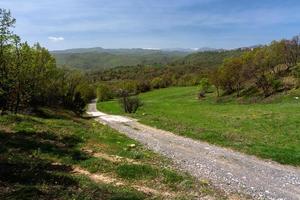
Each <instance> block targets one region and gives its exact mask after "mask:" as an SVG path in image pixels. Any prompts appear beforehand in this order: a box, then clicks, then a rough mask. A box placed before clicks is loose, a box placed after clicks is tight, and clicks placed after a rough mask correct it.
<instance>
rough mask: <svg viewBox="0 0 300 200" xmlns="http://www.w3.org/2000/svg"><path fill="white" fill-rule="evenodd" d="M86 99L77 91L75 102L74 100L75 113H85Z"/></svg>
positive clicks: (73, 108)
mask: <svg viewBox="0 0 300 200" xmlns="http://www.w3.org/2000/svg"><path fill="white" fill-rule="evenodd" d="M85 105H86V103H85V101H84V99H83V98H82V96H81V94H80V92H76V93H75V96H74V99H73V102H72V110H73V111H74V113H75V114H76V115H82V113H84V111H85Z"/></svg>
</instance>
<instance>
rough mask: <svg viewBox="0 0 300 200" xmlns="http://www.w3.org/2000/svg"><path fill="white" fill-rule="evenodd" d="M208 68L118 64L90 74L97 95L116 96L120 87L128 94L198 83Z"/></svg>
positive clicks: (104, 98)
mask: <svg viewBox="0 0 300 200" xmlns="http://www.w3.org/2000/svg"><path fill="white" fill-rule="evenodd" d="M208 73H209V71H208V70H202V69H198V68H193V67H188V68H186V69H185V68H182V67H150V66H135V67H119V68H115V69H111V70H107V71H105V72H100V73H96V74H93V75H90V78H91V79H93V80H94V81H95V82H96V83H97V85H98V92H97V94H98V99H99V100H102V101H105V100H108V99H111V98H115V97H120V91H127V92H128V93H129V94H130V95H137V94H139V93H141V92H148V91H150V90H153V89H159V88H166V87H171V86H193V85H198V84H199V83H200V81H201V78H202V77H206V76H207V75H208Z"/></svg>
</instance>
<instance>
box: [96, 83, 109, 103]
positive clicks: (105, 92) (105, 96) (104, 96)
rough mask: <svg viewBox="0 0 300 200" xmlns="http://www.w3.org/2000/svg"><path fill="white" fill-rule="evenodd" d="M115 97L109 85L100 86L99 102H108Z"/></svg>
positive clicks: (98, 90)
mask: <svg viewBox="0 0 300 200" xmlns="http://www.w3.org/2000/svg"><path fill="white" fill-rule="evenodd" d="M112 97H113V92H112V91H111V89H110V88H109V87H108V86H107V85H99V86H98V88H97V98H98V101H108V100H110V99H111V98H112Z"/></svg>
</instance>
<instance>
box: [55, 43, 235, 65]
mask: <svg viewBox="0 0 300 200" xmlns="http://www.w3.org/2000/svg"><path fill="white" fill-rule="evenodd" d="M231 52H232V50H225V49H214V48H209V47H202V48H165V49H156V48H131V49H126V48H124V49H122V48H120V49H104V48H102V47H93V48H76V49H66V50H58V51H52V52H51V54H52V55H53V56H54V57H55V58H56V61H57V64H58V65H59V66H69V67H73V68H78V69H83V70H104V69H110V68H114V67H120V66H137V65H151V66H158V67H159V66H165V65H169V64H171V65H173V64H175V65H199V66H207V67H209V66H212V63H214V64H219V63H221V62H222V61H223V58H225V57H227V56H230V55H231Z"/></svg>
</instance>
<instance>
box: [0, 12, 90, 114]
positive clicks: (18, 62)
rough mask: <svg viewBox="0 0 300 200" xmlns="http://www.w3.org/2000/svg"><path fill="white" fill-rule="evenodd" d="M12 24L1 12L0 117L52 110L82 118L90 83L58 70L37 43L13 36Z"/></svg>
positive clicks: (48, 55) (12, 20)
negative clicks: (56, 108) (70, 111)
mask: <svg viewBox="0 0 300 200" xmlns="http://www.w3.org/2000/svg"><path fill="white" fill-rule="evenodd" d="M15 22H16V20H15V19H14V18H13V17H12V15H11V13H10V11H8V10H5V9H0V27H1V28H0V114H2V115H3V114H7V113H19V112H32V111H34V110H35V109H36V108H38V107H39V106H51V107H64V108H67V109H70V110H72V111H74V112H75V113H76V114H78V115H81V114H82V113H83V112H84V108H85V106H86V103H88V102H89V101H90V100H91V99H92V98H94V97H95V94H94V93H95V92H94V88H93V85H92V84H91V82H90V81H89V80H88V79H87V77H86V76H85V75H84V74H83V73H81V72H79V71H74V70H69V69H62V68H58V67H57V66H56V61H55V59H54V58H53V57H52V56H51V54H50V53H49V52H48V50H47V49H45V48H43V47H41V46H40V45H39V44H38V43H37V44H35V45H33V46H30V45H29V44H28V43H27V42H22V41H21V38H20V37H19V36H17V35H16V34H14V32H13V28H14V25H15Z"/></svg>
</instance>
